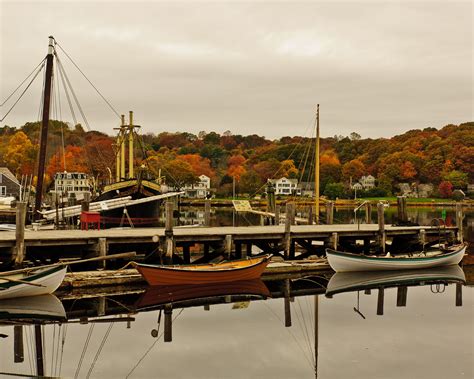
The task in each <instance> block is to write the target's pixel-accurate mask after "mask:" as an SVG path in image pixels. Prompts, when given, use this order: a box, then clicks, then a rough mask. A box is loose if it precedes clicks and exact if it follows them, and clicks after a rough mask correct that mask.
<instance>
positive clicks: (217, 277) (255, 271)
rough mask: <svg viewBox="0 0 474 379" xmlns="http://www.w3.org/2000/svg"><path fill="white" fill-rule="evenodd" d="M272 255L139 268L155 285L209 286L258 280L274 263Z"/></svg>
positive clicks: (138, 265)
mask: <svg viewBox="0 0 474 379" xmlns="http://www.w3.org/2000/svg"><path fill="white" fill-rule="evenodd" d="M270 258H271V255H265V256H262V257H256V258H249V259H238V260H234V261H226V262H220V263H207V264H195V265H193V264H191V265H173V266H165V265H151V264H144V263H135V267H136V268H137V270H138V271H139V272H140V274H141V275H142V276H143V277H144V278H145V280H146V281H147V282H148V284H149V285H151V286H157V285H160V286H166V285H180V284H208V283H222V282H234V281H240V280H251V279H258V278H260V276H261V275H262V273H263V271H264V270H265V267H267V264H268V263H269V262H270Z"/></svg>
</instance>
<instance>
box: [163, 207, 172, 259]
mask: <svg viewBox="0 0 474 379" xmlns="http://www.w3.org/2000/svg"><path fill="white" fill-rule="evenodd" d="M173 208H174V204H173V202H172V201H167V202H166V203H165V217H166V218H165V246H164V250H165V251H164V253H165V257H166V260H167V261H168V262H171V261H172V260H173V252H174V238H173Z"/></svg>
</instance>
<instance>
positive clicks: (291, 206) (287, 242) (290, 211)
mask: <svg viewBox="0 0 474 379" xmlns="http://www.w3.org/2000/svg"><path fill="white" fill-rule="evenodd" d="M293 211H294V204H293V203H287V204H286V213H285V254H284V256H285V259H288V258H289V257H290V250H291V224H292V219H293Z"/></svg>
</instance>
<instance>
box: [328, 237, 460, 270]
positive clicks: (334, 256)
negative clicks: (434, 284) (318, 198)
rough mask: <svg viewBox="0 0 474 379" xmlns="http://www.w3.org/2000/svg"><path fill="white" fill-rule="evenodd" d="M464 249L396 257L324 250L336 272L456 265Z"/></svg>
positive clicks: (454, 248)
mask: <svg viewBox="0 0 474 379" xmlns="http://www.w3.org/2000/svg"><path fill="white" fill-rule="evenodd" d="M466 247H467V244H460V245H454V246H451V247H450V248H448V249H436V250H428V251H425V252H420V253H414V254H410V255H396V256H389V255H387V256H376V255H362V254H353V253H347V252H342V251H336V250H331V249H326V255H327V258H328V263H329V265H330V266H331V268H332V269H333V270H334V271H336V272H351V271H380V270H407V269H420V268H430V267H439V266H449V265H457V264H459V262H461V260H462V258H463V257H464V254H465V252H466Z"/></svg>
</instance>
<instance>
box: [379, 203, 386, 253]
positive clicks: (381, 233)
mask: <svg viewBox="0 0 474 379" xmlns="http://www.w3.org/2000/svg"><path fill="white" fill-rule="evenodd" d="M384 210H385V208H384V205H383V204H382V203H378V204H377V220H378V224H379V245H380V248H381V250H382V252H384V253H385V242H386V241H385V239H386V237H385V215H384Z"/></svg>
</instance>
